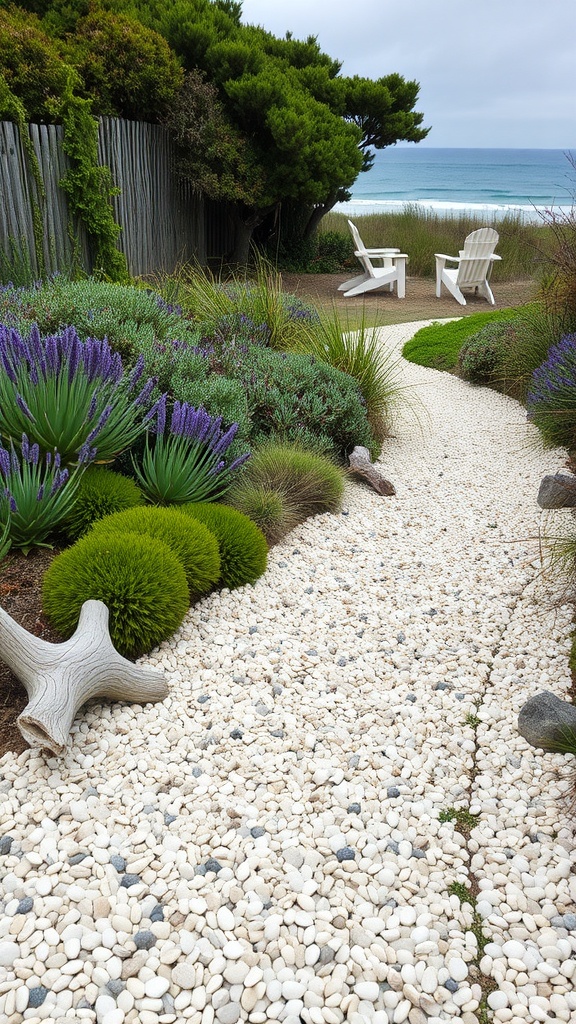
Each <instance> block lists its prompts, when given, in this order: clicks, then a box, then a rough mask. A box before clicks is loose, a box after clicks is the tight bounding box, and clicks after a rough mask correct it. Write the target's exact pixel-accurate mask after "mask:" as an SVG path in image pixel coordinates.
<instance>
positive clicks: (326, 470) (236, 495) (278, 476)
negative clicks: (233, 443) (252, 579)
mask: <svg viewBox="0 0 576 1024" xmlns="http://www.w3.org/2000/svg"><path fill="white" fill-rule="evenodd" d="M344 479H345V478H344V472H343V470H342V469H341V468H340V467H339V466H336V465H334V463H333V462H331V461H330V459H327V458H325V457H324V456H322V455H316V454H314V453H313V452H309V451H305V450H303V449H301V448H298V447H296V446H291V445H282V444H274V443H269V444H266V445H263V446H262V448H259V449H258V450H257V451H256V452H255V453H254V455H253V457H252V460H251V462H250V464H249V466H248V467H247V468H246V471H245V472H244V473H243V475H242V479H241V480H240V481H239V482H238V483H237V484H236V485H235V486H234V487H233V488H232V489H231V490H230V492H229V494H228V495H227V496H226V502H227V504H229V505H232V507H233V508H236V509H238V511H240V512H243V513H244V514H245V515H247V516H249V518H250V519H253V520H254V522H256V523H257V525H258V526H259V527H260V529H261V530H262V532H263V533H264V535H265V536H266V539H267V540H268V542H269V543H270V544H275V543H277V542H278V540H280V539H281V537H283V536H284V535H285V534H286V533H288V532H289V531H290V530H292V529H294V527H295V526H297V525H298V524H299V523H301V522H303V521H304V520H305V519H308V518H309V517H310V516H315V515H319V514H321V513H323V512H337V511H338V510H339V509H340V508H341V504H342V496H343V493H344ZM273 496H275V497H276V504H274V501H273ZM259 506H260V509H261V511H259ZM274 509H275V510H276V514H275V515H271V511H274ZM280 509H281V514H279V511H280Z"/></svg>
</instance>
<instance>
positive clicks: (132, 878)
mask: <svg viewBox="0 0 576 1024" xmlns="http://www.w3.org/2000/svg"><path fill="white" fill-rule="evenodd" d="M141 881H142V879H141V878H140V875H130V874H128V875H124V877H123V879H122V881H121V882H120V885H121V886H122V888H123V889H129V888H130V886H132V885H139V884H140V882H141Z"/></svg>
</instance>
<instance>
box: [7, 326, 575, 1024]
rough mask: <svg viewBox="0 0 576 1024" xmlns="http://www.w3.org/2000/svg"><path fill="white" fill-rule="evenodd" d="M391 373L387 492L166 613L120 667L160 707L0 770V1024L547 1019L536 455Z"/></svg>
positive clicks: (568, 912)
mask: <svg viewBox="0 0 576 1024" xmlns="http://www.w3.org/2000/svg"><path fill="white" fill-rule="evenodd" d="M419 326H420V324H402V325H399V326H397V327H389V328H384V329H382V343H383V344H385V345H386V346H390V347H395V346H399V345H401V344H402V343H403V342H404V341H405V340H406V339H407V338H409V337H411V336H412V334H413V333H414V331H415V330H416V329H417V327H419ZM403 373H404V375H405V379H406V382H407V383H408V384H410V385H413V386H414V392H413V393H414V394H415V395H417V396H418V401H419V403H420V404H419V406H418V408H417V412H416V417H415V416H414V415H405V416H404V417H403V418H402V420H401V422H399V424H398V427H397V431H396V436H395V437H393V438H391V439H390V440H389V441H388V442H387V443H386V446H385V452H384V455H383V460H382V463H383V468H384V471H385V475H386V476H387V477H388V478H389V479H391V480H392V481H393V482H394V484H395V486H396V488H397V494H396V496H395V497H392V498H383V497H378V496H377V495H376V494H375V492H373V491H372V490H370V489H369V488H368V487H367V486H366V485H364V484H362V483H358V484H356V483H351V484H350V485H349V486H348V489H347V494H346V500H345V509H344V512H343V514H342V515H336V516H331V515H326V516H321V517H318V518H316V519H312V520H308V522H306V523H305V524H304V525H303V526H302V527H301V528H299V529H298V530H296V531H294V532H293V533H292V534H291V535H290V536H289V537H288V538H287V539H286V540H285V542H284V543H282V544H281V545H279V546H278V547H276V548H275V549H274V550H273V551H272V553H271V555H270V564H269V569H268V571H267V572H266V574H265V575H264V577H262V579H261V580H260V581H259V582H258V583H257V585H256V586H255V587H247V588H244V589H243V590H241V591H236V592H233V593H230V592H226V591H223V592H220V593H216V594H214V595H212V596H210V597H209V598H208V599H206V600H204V601H202V602H201V603H200V604H198V605H197V606H195V607H194V608H193V609H192V610H191V611H190V614H189V615H188V617H187V619H186V621H185V623H184V624H183V626H182V628H181V630H180V631H179V633H178V634H177V635H176V636H175V637H174V638H173V640H172V641H171V642H170V643H167V644H165V645H164V646H163V647H162V649H161V650H160V651H159V652H155V653H154V654H153V655H151V656H150V658H149V659H148V661H149V662H150V663H153V664H163V665H164V666H165V667H166V669H167V671H168V674H169V682H170V686H171V695H170V697H169V698H168V699H167V700H166V701H164V703H163V704H162V705H157V706H155V707H146V708H141V707H138V706H122V705H120V704H114V705H104V706H101V705H92V706H91V707H88V708H87V709H86V712H85V713H83V714H81V715H80V716H79V718H78V721H77V723H76V725H75V727H74V730H73V736H72V742H71V745H70V749H69V751H68V753H67V754H66V756H64V757H62V758H55V757H47V756H45V755H44V754H39V753H38V752H33V751H26V752H25V753H24V754H21V755H20V756H18V757H15V756H12V755H9V754H7V755H5V756H4V757H3V758H2V759H1V760H0V771H1V777H2V780H3V781H1V782H0V878H1V881H0V1021H1V1022H5V1021H6V1022H10V1024H12V1022H17V1021H22V1020H25V1021H30V1022H34V1024H36V1022H39V1021H42V1020H43V1021H54V1022H56V1024H60V1022H62V1024H63V1022H64V1021H66V1022H69V1021H75V1022H80V1021H89V1022H92V1021H96V1022H98V1024H124V1022H126V1024H130V1022H134V1024H171V1022H174V1021H177V1022H180V1021H190V1022H192V1024H213V1022H214V1021H215V1022H216V1024H236V1022H237V1021H250V1022H253V1024H266V1022H270V1024H273V1022H276V1021H282V1022H286V1024H300V1022H304V1024H340V1022H341V1021H350V1022H351V1024H369V1022H374V1024H402V1022H403V1021H408V1022H409V1024H440V1022H453V1021H461V1022H462V1024H478V1022H479V1021H482V1022H484V1021H485V1020H489V1019H493V1020H495V1021H498V1022H507V1021H510V1022H512V1024H533V1022H536V1021H544V1022H548V1021H550V1022H552V1021H566V1022H569V1021H573V1020H576V995H575V992H574V981H575V980H576V959H575V955H574V954H575V951H576V915H575V906H574V900H575V895H576V886H575V876H574V873H573V871H574V862H575V844H574V836H573V827H572V823H573V817H572V816H571V814H570V812H569V810H568V808H567V806H566V802H565V799H564V797H563V791H564V789H565V785H566V784H565V782H563V781H562V780H560V781H559V780H558V778H557V776H556V774H555V770H556V769H558V768H559V767H563V766H564V762H565V761H566V764H567V763H568V759H567V758H566V759H563V758H562V757H561V756H559V755H541V754H538V753H537V752H536V751H535V750H534V749H533V748H531V747H529V746H528V744H527V743H526V742H525V741H524V740H523V739H522V738H521V737H520V736H519V735H518V732H517V729H516V719H517V714H518V711H519V710H520V707H521V706H522V704H523V703H524V702H525V701H526V700H527V698H528V697H530V696H531V695H532V694H534V693H537V692H538V691H540V690H543V689H549V690H552V691H554V692H555V693H556V694H558V696H564V695H565V694H566V691H567V688H568V686H569V672H568V650H569V642H568V635H569V630H570V619H571V608H570V607H569V606H563V607H559V608H552V606H551V600H550V594H549V588H548V587H547V586H545V585H543V583H542V579H541V572H540V569H541V566H540V562H539V551H538V532H539V530H540V529H541V528H542V525H543V519H542V513H540V512H539V510H538V506H537V504H536V494H537V490H538V485H539V482H540V479H541V477H542V476H543V475H544V474H545V473H547V472H553V471H555V470H557V469H558V468H560V467H561V465H562V453H561V452H552V453H551V452H543V451H542V449H541V448H540V446H539V444H538V439H537V434H536V431H535V430H534V429H533V428H531V427H529V426H528V425H527V424H526V421H525V413H524V411H523V409H522V408H521V407H520V406H519V405H517V404H516V403H514V402H513V401H511V400H509V399H507V398H505V397H502V396H500V395H497V394H495V393H494V392H491V391H490V390H488V389H485V388H472V387H470V386H469V385H467V384H466V383H464V382H462V381H459V380H457V379H455V378H454V377H451V376H449V375H448V374H441V373H437V372H435V371H432V370H425V369H422V368H421V367H416V366H412V365H410V364H407V363H403ZM567 514H568V513H554V514H552V513H550V514H547V518H546V520H545V525H546V528H547V529H551V528H552V529H557V528H558V524H560V523H561V522H562V515H567ZM457 810H459V811H460V812H467V816H468V817H469V816H472V818H473V820H472V822H471V828H470V829H469V830H468V835H467V838H466V837H465V836H464V835H463V834H462V832H461V831H459V829H458V827H457V822H455V821H454V820H453V816H454V814H455V813H456V811H457ZM451 816H452V820H446V819H450V817H451ZM460 820H461V821H462V817H461V818H460ZM454 887H455V888H456V891H454ZM465 889H468V890H469V891H470V893H471V894H472V895H471V897H470V899H471V901H472V902H467V901H464V902H461V898H462V899H463V898H464V896H465V895H466V893H465ZM460 897H461V898H460ZM473 903H475V907H474V908H473V906H472V904H473ZM480 929H481V930H482V932H483V933H484V936H485V938H486V940H487V944H486V945H485V948H484V950H483V951H482V949H479V946H478V935H479V934H480ZM486 991H488V992H489V994H488V996H487V1006H488V1009H487V1014H488V1016H487V1017H485V1016H484V1015H483V1014H484V1010H485V1009H486V1006H485V1003H483V1002H482V1000H483V999H484V998H485V996H484V995H483V993H485V992H486Z"/></svg>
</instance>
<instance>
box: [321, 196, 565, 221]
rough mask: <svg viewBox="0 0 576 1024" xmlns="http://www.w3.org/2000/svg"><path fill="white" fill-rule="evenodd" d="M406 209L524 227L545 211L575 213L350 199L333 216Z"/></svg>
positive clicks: (430, 201)
mask: <svg viewBox="0 0 576 1024" xmlns="http://www.w3.org/2000/svg"><path fill="white" fill-rule="evenodd" d="M407 208H415V209H417V210H419V211H421V212H423V213H425V212H430V213H435V214H438V215H440V216H442V217H459V216H461V215H462V214H467V215H472V216H476V217H479V218H481V219H483V220H487V221H491V220H503V219H504V217H509V216H511V217H515V216H518V217H519V218H521V219H522V220H523V221H524V222H525V223H527V224H529V223H534V224H538V223H541V222H542V220H543V217H544V215H545V214H546V211H549V210H554V212H555V213H556V214H559V215H560V216H566V215H567V214H568V213H570V211H571V210H572V209H573V207H571V206H552V207H547V206H525V205H513V204H496V203H451V202H448V201H440V200H434V199H413V200H410V201H408V200H397V199H351V200H350V201H349V202H347V203H338V204H337V205H336V206H335V207H334V213H343V214H345V216H347V217H360V216H362V215H363V214H370V213H402V212H403V211H404V210H405V209H407Z"/></svg>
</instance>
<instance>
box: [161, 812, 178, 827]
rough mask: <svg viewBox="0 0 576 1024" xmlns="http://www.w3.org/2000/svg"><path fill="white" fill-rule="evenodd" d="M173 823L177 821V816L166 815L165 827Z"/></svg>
mask: <svg viewBox="0 0 576 1024" xmlns="http://www.w3.org/2000/svg"><path fill="white" fill-rule="evenodd" d="M173 821H176V815H175V814H165V815H164V824H165V825H171V824H172V822H173Z"/></svg>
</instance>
